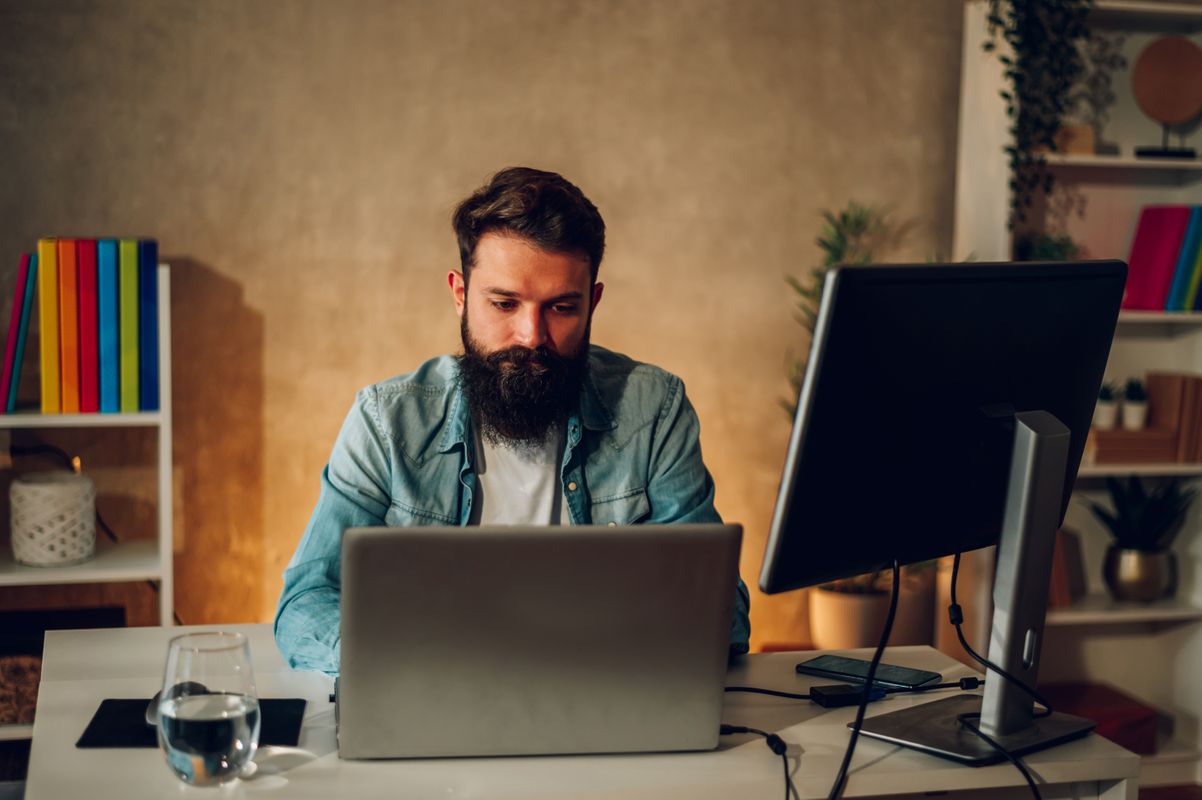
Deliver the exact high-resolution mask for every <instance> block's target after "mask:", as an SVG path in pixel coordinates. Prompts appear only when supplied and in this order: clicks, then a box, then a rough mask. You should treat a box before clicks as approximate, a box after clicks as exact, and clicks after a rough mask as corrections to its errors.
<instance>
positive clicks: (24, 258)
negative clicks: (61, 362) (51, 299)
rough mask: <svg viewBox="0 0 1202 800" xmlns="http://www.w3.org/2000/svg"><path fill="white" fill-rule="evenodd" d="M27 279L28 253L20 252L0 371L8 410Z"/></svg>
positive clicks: (0, 391) (1, 393) (1, 391)
mask: <svg viewBox="0 0 1202 800" xmlns="http://www.w3.org/2000/svg"><path fill="white" fill-rule="evenodd" d="M28 279H29V253H22V254H21V264H20V266H18V267H17V284H16V286H15V287H13V302H12V313H11V315H10V316H9V319H8V336H7V337H5V339H4V371H3V373H0V399H2V401H3V402H4V408H5V411H7V410H8V387H9V386H10V385H11V384H12V379H13V362H14V360H15V359H16V355H17V335H18V332H19V331H20V329H21V312H22V309H23V308H24V306H25V282H26V281H27V280H28Z"/></svg>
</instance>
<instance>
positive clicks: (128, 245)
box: [117, 239, 138, 413]
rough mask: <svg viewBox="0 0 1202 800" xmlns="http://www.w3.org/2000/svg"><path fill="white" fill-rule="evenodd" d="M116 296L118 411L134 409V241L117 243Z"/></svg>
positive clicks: (135, 364) (136, 377)
mask: <svg viewBox="0 0 1202 800" xmlns="http://www.w3.org/2000/svg"><path fill="white" fill-rule="evenodd" d="M117 296H118V300H117V302H118V314H119V315H120V320H119V325H120V337H119V345H118V347H119V351H120V363H121V411H122V412H124V413H133V412H135V411H137V410H138V240H137V239H121V240H120V241H119V242H118V244H117Z"/></svg>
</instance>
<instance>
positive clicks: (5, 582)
mask: <svg viewBox="0 0 1202 800" xmlns="http://www.w3.org/2000/svg"><path fill="white" fill-rule="evenodd" d="M161 577H162V572H161V569H160V564H159V552H158V547H157V546H156V542H155V541H154V540H153V539H135V540H134V541H130V542H123V543H119V544H113V543H111V542H107V541H97V542H96V555H95V557H94V558H92V559H91V560H89V561H85V562H83V563H82V564H72V565H71V566H67V567H27V566H25V565H23V564H18V563H16V562H15V561H13V556H12V550H11V549H10V548H8V547H5V548H4V549H2V550H0V586H32V585H35V584H36V585H52V584H62V583H115V582H118V581H136V580H143V579H154V580H157V579H159V578H161Z"/></svg>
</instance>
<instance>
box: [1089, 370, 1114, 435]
mask: <svg viewBox="0 0 1202 800" xmlns="http://www.w3.org/2000/svg"><path fill="white" fill-rule="evenodd" d="M1118 416H1119V400H1118V387H1116V386H1115V385H1114V384H1113V383H1111V382H1109V381H1107V382H1106V383H1103V384H1102V387H1101V388H1100V389H1098V402H1097V404H1096V405H1095V406H1094V407H1093V426H1094V427H1095V428H1097V429H1098V430H1100V431H1109V430H1113V429H1114V425H1115V423H1116V422H1118Z"/></svg>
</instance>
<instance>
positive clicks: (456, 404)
mask: <svg viewBox="0 0 1202 800" xmlns="http://www.w3.org/2000/svg"><path fill="white" fill-rule="evenodd" d="M698 428H699V426H698V422H697V415H696V413H695V412H694V411H693V407H692V405H690V403H689V400H688V398H687V397H685V392H684V384H683V383H682V382H681V380H680V379H679V378H677V377H676V376H674V375H671V374H669V373H668V372H665V371H664V370H662V369H659V368H658V367H654V366H651V365H649V364H641V363H639V362H637V361H634V360H632V359H630V358H627V357H626V356H623V355H619V354H617V353H611V352H610V351H608V350H605V349H604V348H601V347H597V346H595V345H594V346H592V347H591V348H590V352H589V369H588V376H587V378H586V380H585V386H584V389H583V391H582V392H581V399H580V407H579V410H578V412H577V413H576V414H574V415H572V416H571V417H570V418H569V419H568V423H567V436H566V443H565V447H564V454H563V461H562V467H561V470H560V476H561V480H562V484H563V490H564V495H565V496H566V497H567V501H568V508H569V510H570V512H571V516H572V522H573V523H574V524H577V525H587V524H594V525H596V524H601V525H604V524H607V523H610V522H613V523H616V524H618V525H627V524H632V523H659V524H664V523H681V522H720V521H721V518H720V517H719V516H718V512H717V511H716V510H715V509H714V482H713V479H712V478H711V477H710V474H709V471H708V470H707V469H706V468H705V464H704V463H702V460H701V443H700V441H699V439H698ZM473 441H474V437H473V435H472V430H471V415H470V413H469V411H468V406H467V400H466V398H465V396H464V394H463V390H462V388H461V386H460V382H459V379H458V366H457V364H456V361H455V359H454V358H452V357H451V356H442V357H439V358H435V359H431V360H430V361H427V362H426V363H425V364H423V365H422V366H421V367H419V368H418V369H417V370H416V371H415V372H411V373H409V374H408V375H402V376H400V377H397V378H393V379H391V380H388V381H385V382H383V383H378V384H376V385H374V386H369V387H367V388H366V389H363V390H362V391H360V392H359V394H358V395H357V397H356V399H355V404H354V406H353V407H352V408H351V411H350V414H348V416H347V418H346V421H345V422H344V423H343V425H342V431H341V432H340V433H339V434H338V439H337V441H335V443H334V450H333V453H332V454H331V455H330V461H329V464H327V465H326V468H325V469H324V470H323V471H322V475H321V495H320V496H319V498H318V500H317V507H316V508H315V509H314V510H313V516H312V517H311V518H310V520H309V525H308V527H307V528H306V529H305V534H304V537H303V538H302V539H301V542H300V545H299V546H298V547H297V548H296V553H295V554H294V555H293V557H292V561H291V563H290V564H289V565H288V569H287V570H286V571H285V572H284V591H283V593H282V594H281V595H280V602H279V607H278V608H277V610H276V618H275V639H276V643H277V644H278V646H279V648H280V652H281V653H283V655H284V657H285V658H286V659H287V661H288V663H289V664H291V665H292V666H293V667H295V668H297V669H312V670H320V671H322V672H326V673H330V674H337V673H338V658H339V644H340V641H341V637H340V634H339V588H340V586H341V580H340V568H341V563H340V560H341V542H342V532H343V531H344V530H345V529H346V528H352V527H368V526H376V525H393V526H400V525H466V524H467V522H468V519H469V517H470V515H471V508H472V494H473V488H474V486H475V482H476V476H475V473H474V472H473V470H472V461H473V445H472V442H473ZM747 608H748V594H747V587H746V586H745V585H744V584H743V581H742V580H741V579H740V580H739V582H738V585H737V586H736V587H735V613H734V620H733V624H732V626H731V632H730V645H731V652H732V653H745V652H747V638H748V634H749V633H750V624H749V622H748V619H747Z"/></svg>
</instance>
